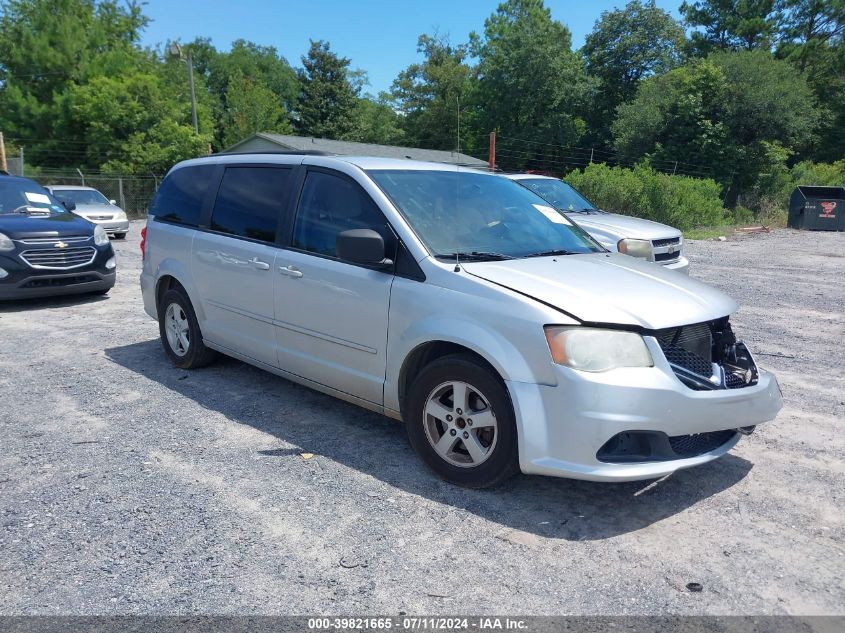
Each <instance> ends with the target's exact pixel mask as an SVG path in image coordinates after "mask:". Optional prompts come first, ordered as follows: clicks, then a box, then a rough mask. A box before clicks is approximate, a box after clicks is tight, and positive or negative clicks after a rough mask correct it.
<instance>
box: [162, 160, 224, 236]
mask: <svg viewBox="0 0 845 633" xmlns="http://www.w3.org/2000/svg"><path fill="white" fill-rule="evenodd" d="M214 169H215V165H196V166H192V167H182V168H181V169H177V170H176V171H174V172H173V173H172V174H170V175H169V176H168V177H167V178H165V179H164V182H162V183H161V187H159V189H158V193H156V196H155V198H154V199H153V203H152V205H151V206H150V215H154V216H156V218H158V219H159V220H167V221H168V222H174V223H176V224H184V225H186V226H197V225H199V223H200V216H201V214H202V202H203V199H204V198H205V194H206V192H207V191H208V187H209V185H210V184H211V179H212V176H213V175H214Z"/></svg>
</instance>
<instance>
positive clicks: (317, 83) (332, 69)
mask: <svg viewBox="0 0 845 633" xmlns="http://www.w3.org/2000/svg"><path fill="white" fill-rule="evenodd" d="M302 66H303V69H302V71H301V73H300V82H301V84H302V92H301V94H300V99H299V106H298V113H299V119H298V120H297V122H296V129H297V131H298V132H299V133H300V134H305V135H308V136H316V137H321V138H331V139H346V138H348V137H349V136H350V135H351V134H353V133H354V130H355V108H356V106H357V103H358V93H357V91H356V89H355V88H354V87H353V85H352V82H351V81H350V70H349V60H348V59H347V58H345V57H338V56H337V55H336V54H335V53H333V52H332V51H331V50H330V49H329V43H328V42H324V41H316V42H315V41H313V40H312V41H311V47H310V48H309V49H308V55H306V56H304V57H303V58H302Z"/></svg>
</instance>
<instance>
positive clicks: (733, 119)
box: [613, 51, 819, 206]
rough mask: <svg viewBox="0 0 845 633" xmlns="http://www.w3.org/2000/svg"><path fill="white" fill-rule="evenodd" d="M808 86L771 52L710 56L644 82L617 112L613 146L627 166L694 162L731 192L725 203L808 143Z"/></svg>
mask: <svg viewBox="0 0 845 633" xmlns="http://www.w3.org/2000/svg"><path fill="white" fill-rule="evenodd" d="M814 103H815V99H814V97H813V93H812V91H811V90H810V88H809V86H808V85H807V82H806V81H805V80H804V78H803V77H801V75H800V74H799V73H798V72H797V71H796V70H795V69H794V68H793V67H792V66H791V65H789V64H788V63H786V62H783V61H778V60H775V59H773V58H772V56H771V55H770V54H769V53H768V52H763V51H756V52H735V53H713V54H711V55H710V56H708V57H707V59H705V60H696V61H694V62H692V63H690V64H688V65H686V66H682V67H680V68H677V69H675V70H672V71H670V72H668V73H666V74H665V75H662V76H656V77H651V78H649V79H647V80H645V81H644V82H643V83H642V84H641V86H640V89H639V90H638V92H637V97H636V99H634V100H633V101H632V102H631V103H628V104H624V105H622V106H620V107H619V116H618V118H617V120H616V122H615V123H614V125H613V133H614V138H615V142H616V147H617V149H618V151H619V152H620V154H621V155H622V156H623V157H625V158H627V159H629V160H639V159H642V158H644V157H645V158H647V159H649V160H651V161H652V162H653V163H655V164H659V162H658V161H665V162H666V163H670V162H672V161H676V160H681V161H685V162H688V163H695V164H697V165H699V166H700V168H701V169H704V170H706V171H707V172H708V173H711V174H713V176H714V177H715V178H716V180H718V181H719V182H720V183H721V184H722V185H723V186H724V187H726V188H728V190H729V191H728V193H729V196H728V201H729V203H731V206H732V203H734V202H735V200H736V197H737V195H738V194H739V193H741V192H743V191H745V190H747V189H749V188H750V187H752V186H753V185H754V183H755V182H756V181H757V179H758V177H759V175H760V174H761V173H763V172H765V171H767V170H768V169H770V168H771V167H772V166H773V165H777V164H778V163H782V162H783V161H784V160H785V158H786V156H788V155H789V154H790V153H793V152H797V151H799V150H800V149H801V148H802V147H803V146H804V145H806V144H807V143H808V142H810V141H811V140H812V138H813V132H814V130H815V128H816V125H817V123H818V120H819V112H818V108H817V107H816V106H815V105H814Z"/></svg>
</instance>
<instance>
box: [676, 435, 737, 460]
mask: <svg viewBox="0 0 845 633" xmlns="http://www.w3.org/2000/svg"><path fill="white" fill-rule="evenodd" d="M734 435H736V431H734V430H728V431H712V432H710V433H696V434H694V435H676V436H674V437H670V438H669V446H671V447H672V450H673V451H675V455H677V456H678V457H698V456H699V455H704V453H709V452H710V451H712V450H715V449H717V448H719V447H720V446H722V445H723V444H725V443H726V442H728V441H730V440H731V439H733V437H734Z"/></svg>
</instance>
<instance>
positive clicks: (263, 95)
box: [184, 38, 300, 149]
mask: <svg viewBox="0 0 845 633" xmlns="http://www.w3.org/2000/svg"><path fill="white" fill-rule="evenodd" d="M184 48H185V49H186V50H188V51H190V53H191V56H192V57H193V60H194V70H195V72H196V75H197V76H198V77H199V78H200V80H201V81H202V82H203V83H204V84H205V85H207V87H208V88H207V93H206V94H205V95H204V96H203V98H202V99H200V101H204V102H206V103H207V104H208V106H209V107H210V108H211V109H212V112H213V118H214V141H213V145H214V147H215V148H217V149H222V148H225V147H228V146H229V145H230V144H231V143H233V142H235V141H238V140H241V138H243V137H241V138H234V136H233V131H234V130H236V129H238V125H237V124H236V123H235V121H236V120H239V121H242V122H243V123H244V126H243V127H244V129H248V128H250V127H251V125H249V124H247V123H246V122H247V120H252V121H253V122H254V123H256V124H257V123H258V122H259V121H260V120H262V119H264V120H267V121H275V122H274V123H272V124H271V125H269V127H267V130H273V131H281V130H290V129H291V112H292V111H293V109H294V108H295V106H296V100H297V98H298V96H299V91H300V86H299V80H298V78H297V76H296V72H295V71H294V70H293V68H291V66H290V64H289V63H288V62H287V60H286V59H285V58H284V57H282V56H281V55H279V53H278V51H277V50H276V49H275V48H274V47H272V46H260V45H258V44H255V43H254V42H250V41H247V40H242V39H240V40H236V41H235V42H233V43H232V48H231V50H229V51H228V52H220V51H217V50H216V49H215V48H214V46H213V45H212V44H211V42H210V41H209V40H208V39H205V38H197V39H195V40H194V41H193V42H190V43H188V44H186V45H185V47H184ZM243 87H246V89H247V90H248V91H250V92H251V93H252V94H253V95H254V96H255V97H256V98H257V99H258V100H259V101H260V103H261V106H260V107H256V109H254V110H253V111H252V114H251V115H249V116H248V117H247V118H246V119H245V118H244V117H245V116H246V110H247V109H248V106H247V104H246V102H245V101H244V99H238V89H240V88H243ZM270 95H272V96H273V98H272V99H270ZM232 96H234V97H235V100H236V101H237V103H235V104H231V103H230V97H232ZM279 108H280V109H281V111H282V113H283V114H282V115H279V116H276V115H277V114H278V109H279ZM231 110H237V114H234V113H232V112H230V111H231ZM259 112H263V114H259ZM201 129H203V130H204V129H205V128H201ZM250 133H251V132H250Z"/></svg>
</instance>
